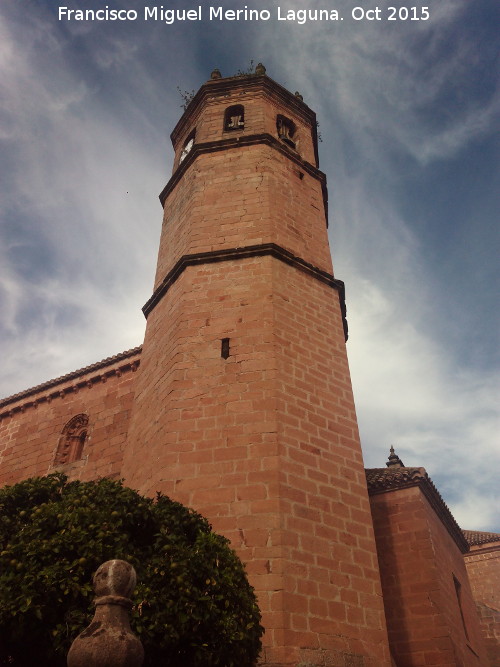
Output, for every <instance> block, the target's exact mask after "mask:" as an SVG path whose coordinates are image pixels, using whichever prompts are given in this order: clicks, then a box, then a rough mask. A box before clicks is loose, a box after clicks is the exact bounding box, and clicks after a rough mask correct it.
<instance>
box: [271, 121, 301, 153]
mask: <svg viewBox="0 0 500 667" xmlns="http://www.w3.org/2000/svg"><path fill="white" fill-rule="evenodd" d="M276 129H277V131H278V137H279V138H280V139H281V141H284V142H285V144H288V146H291V147H292V148H295V147H296V144H297V140H296V139H297V137H296V134H297V127H296V126H295V123H294V122H293V120H290V119H289V118H285V116H281V115H278V116H277V118H276Z"/></svg>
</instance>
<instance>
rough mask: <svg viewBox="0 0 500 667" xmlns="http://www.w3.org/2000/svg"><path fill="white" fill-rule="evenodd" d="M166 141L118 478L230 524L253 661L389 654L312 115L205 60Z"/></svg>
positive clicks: (362, 665)
mask: <svg viewBox="0 0 500 667" xmlns="http://www.w3.org/2000/svg"><path fill="white" fill-rule="evenodd" d="M172 142H173V146H174V149H175V160H174V168H173V174H172V177H171V178H170V180H169V182H168V183H167V185H166V186H165V189H164V190H163V192H162V193H161V196H160V199H161V203H162V205H163V208H164V217H163V228H162V235H161V242H160V250H159V256H158V267H157V272H156V279H155V285H154V290H153V294H152V296H151V298H150V299H149V301H148V302H147V303H146V305H145V306H144V313H145V315H146V318H147V328H146V335H145V341H144V346H143V351H142V358H141V366H140V369H139V371H138V373H139V376H138V378H137V388H136V394H135V402H134V407H133V411H132V415H131V425H130V430H129V440H128V445H127V450H126V452H125V462H124V467H123V471H122V474H123V476H124V477H125V481H126V484H127V485H129V486H131V487H134V488H137V489H138V490H140V491H141V492H142V493H145V494H149V495H154V494H155V492H156V491H161V492H163V493H165V494H167V495H169V496H170V497H172V498H174V499H175V500H179V501H180V502H183V503H185V504H187V505H189V506H191V507H193V508H195V509H196V510H198V511H200V512H201V513H202V514H204V515H205V516H207V517H208V518H209V520H210V521H211V522H212V524H213V526H214V529H216V530H217V531H219V532H222V533H224V534H225V535H227V536H228V537H229V538H230V539H231V541H232V544H233V546H234V548H235V549H236V550H237V551H238V553H239V555H240V556H241V557H242V559H243V561H244V562H245V563H246V566H247V572H248V574H249V577H250V580H251V583H252V584H253V585H254V587H255V589H256V591H257V593H258V596H259V603H260V608H261V610H262V613H263V624H264V626H265V628H266V635H265V638H264V645H265V650H264V652H263V656H262V661H263V663H264V664H266V665H269V666H270V665H273V666H279V667H284V666H292V665H293V666H294V667H296V666H297V665H299V664H308V665H309V664H310V665H342V666H346V665H352V666H356V667H368V666H369V667H389V665H390V658H389V650H388V645H387V637H386V630H385V620H384V612H383V604H382V597H381V590H380V581H379V571H378V565H377V556H376V550H375V542H374V538H373V529H372V522H371V515H370V508H369V503H368V496H367V490H366V482H365V474H364V469H363V462H362V456H361V448H360V443H359V436H358V429H357V422H356V414H355V408H354V402H353V397H352V390H351V382H350V377H349V369H348V363H347V355H346V346H345V337H346V325H345V319H344V302H343V284H342V283H341V282H340V281H338V280H337V279H336V278H334V276H333V269H332V264H331V258H330V250H329V246H328V236H327V211H326V205H327V190H326V179H325V176H324V174H323V173H322V172H321V171H320V170H319V169H318V151H317V135H316V116H315V114H314V112H313V111H311V109H309V107H308V106H307V105H306V104H305V103H304V102H303V101H302V97H301V96H300V95H299V94H298V93H296V94H295V95H293V94H291V93H290V92H288V91H287V90H285V89H284V88H283V87H282V86H280V85H278V84H277V83H275V82H274V81H273V80H272V79H270V78H269V77H268V76H266V74H265V68H264V67H263V66H262V65H259V66H258V67H257V69H256V73H255V74H253V75H245V76H235V77H229V78H221V75H220V73H219V72H218V71H217V70H215V71H214V72H213V73H212V76H211V80H209V81H207V82H206V83H205V84H203V86H202V87H201V88H200V90H199V91H198V92H197V94H196V95H195V97H194V98H193V99H192V101H191V102H190V103H189V105H188V107H187V109H186V111H185V113H184V114H183V116H182V117H181V119H180V120H179V122H178V123H177V126H176V127H175V129H174V131H173V133H172Z"/></svg>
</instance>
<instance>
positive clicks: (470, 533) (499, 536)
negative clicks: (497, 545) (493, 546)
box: [462, 530, 500, 547]
mask: <svg viewBox="0 0 500 667" xmlns="http://www.w3.org/2000/svg"><path fill="white" fill-rule="evenodd" d="M462 533H463V534H464V536H465V539H466V540H467V542H468V543H469V545H470V546H471V547H474V546H478V545H480V544H489V543H490V542H500V533H487V532H484V531H482V530H462Z"/></svg>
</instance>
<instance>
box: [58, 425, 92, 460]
mask: <svg viewBox="0 0 500 667" xmlns="http://www.w3.org/2000/svg"><path fill="white" fill-rule="evenodd" d="M88 423H89V416H88V415H85V414H81V415H75V417H73V418H72V419H70V420H69V422H68V423H67V424H66V426H65V427H64V428H63V430H62V433H61V437H60V438H59V444H58V446H57V452H56V457H55V459H54V465H55V466H62V465H65V464H66V463H73V461H78V460H79V459H81V458H82V452H83V445H84V443H85V440H86V439H87V426H88Z"/></svg>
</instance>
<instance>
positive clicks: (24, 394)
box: [0, 345, 142, 408]
mask: <svg viewBox="0 0 500 667" xmlns="http://www.w3.org/2000/svg"><path fill="white" fill-rule="evenodd" d="M141 351H142V346H140V345H139V346H138V347H134V348H132V349H131V350H125V352H120V353H119V354H115V355H114V356H112V357H107V358H106V359H102V360H101V361H97V362H96V363H94V364H91V365H90V366H85V367H84V368H79V369H78V370H76V371H72V372H71V373H67V374H66V375H61V376H60V377H57V378H54V379H53V380H47V382H43V383H42V384H39V385H36V386H35V387H31V388H30V389H25V390H24V391H20V392H18V393H17V394H13V395H12V396H7V398H2V399H0V408H3V407H5V406H7V405H9V404H10V403H16V402H17V401H19V400H23V399H26V398H28V397H29V396H32V395H33V394H38V393H39V392H42V391H46V390H47V389H51V388H52V387H55V386H56V385H58V384H62V383H64V382H69V381H70V380H77V378H79V377H80V376H82V375H86V374H87V373H93V372H96V371H103V370H104V369H105V368H106V367H107V366H111V365H113V364H116V363H119V362H120V361H125V360H127V359H129V358H130V357H134V356H136V355H138V354H140V352H141ZM102 374H104V373H101V375H102Z"/></svg>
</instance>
